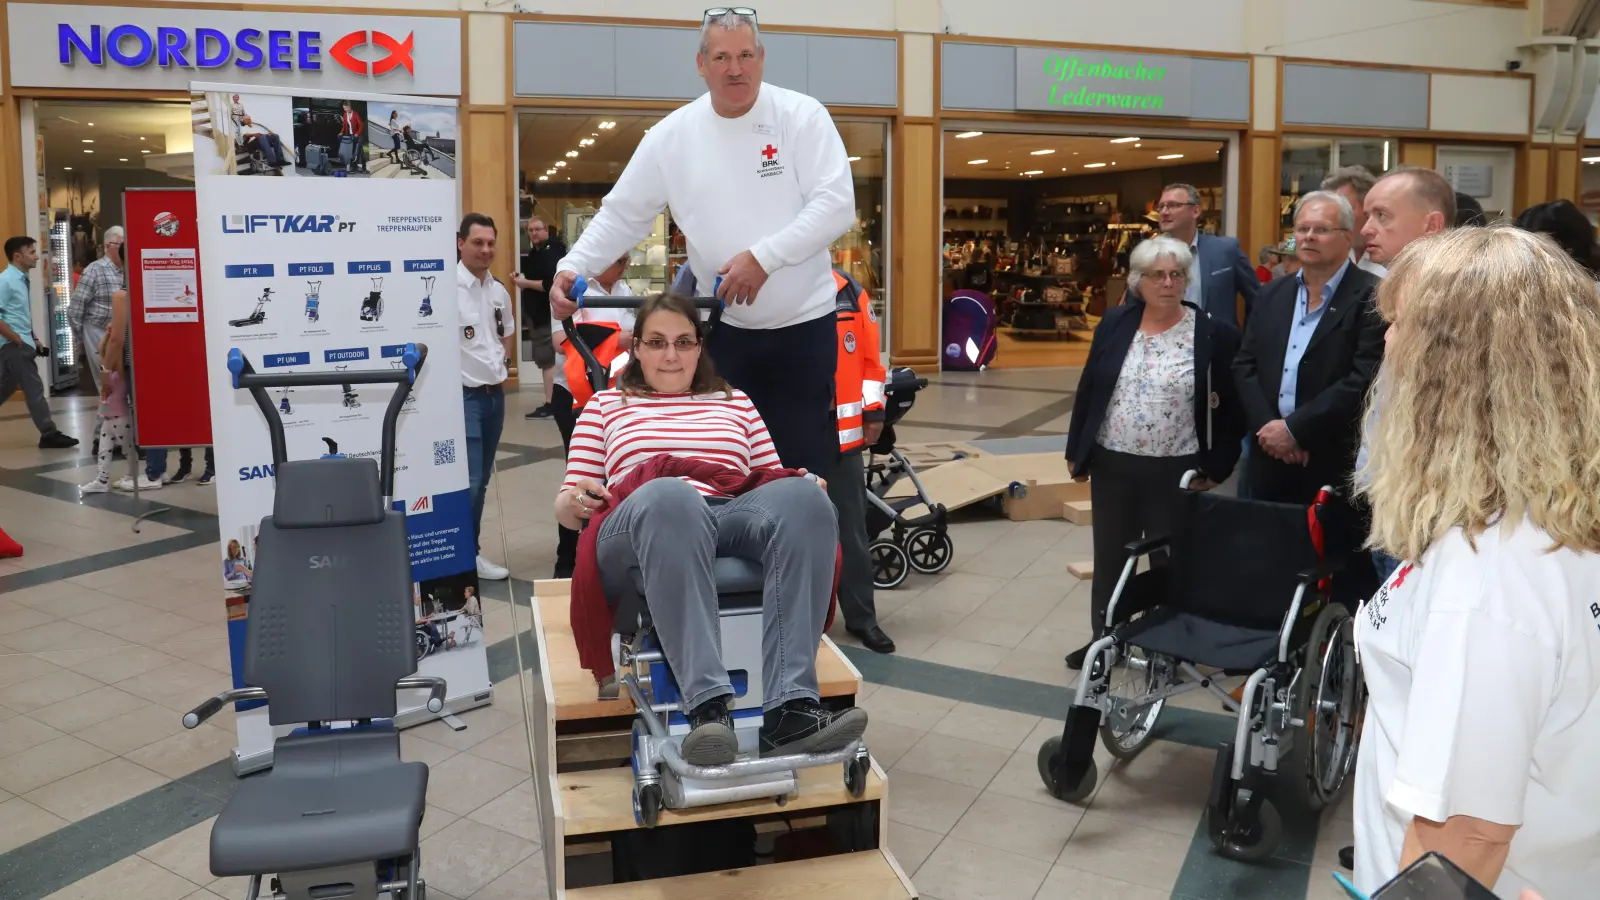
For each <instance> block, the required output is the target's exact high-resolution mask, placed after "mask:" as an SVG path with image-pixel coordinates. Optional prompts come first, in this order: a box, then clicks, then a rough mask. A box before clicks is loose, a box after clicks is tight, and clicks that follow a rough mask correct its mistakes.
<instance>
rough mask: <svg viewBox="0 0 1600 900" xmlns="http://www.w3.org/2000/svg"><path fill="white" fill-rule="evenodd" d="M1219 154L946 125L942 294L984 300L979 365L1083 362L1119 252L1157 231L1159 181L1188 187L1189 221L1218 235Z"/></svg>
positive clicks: (1121, 273) (1114, 297)
mask: <svg viewBox="0 0 1600 900" xmlns="http://www.w3.org/2000/svg"><path fill="white" fill-rule="evenodd" d="M1226 153H1227V143H1226V142H1225V141H1221V140H1190V139H1180V138H1165V137H1139V136H1134V135H1121V134H1107V135H1060V134H1020V133H1012V134H1007V133H994V132H983V131H971V130H967V131H949V132H946V133H945V136H944V226H943V231H944V242H943V258H944V297H945V299H946V301H947V302H948V301H949V300H950V299H951V297H952V296H953V295H954V294H955V293H956V292H957V291H974V292H977V293H980V294H984V295H986V296H987V297H988V298H989V299H990V300H991V301H992V302H993V304H994V306H995V311H996V314H997V315H998V329H997V338H996V342H995V346H996V351H995V355H994V359H993V360H992V362H991V363H990V365H992V366H995V367H1013V368H1014V367H1034V366H1081V365H1083V362H1084V360H1085V359H1086V358H1087V356H1088V352H1089V339H1090V337H1091V335H1092V334H1093V331H1094V326H1095V324H1096V323H1097V322H1098V321H1099V320H1100V316H1101V315H1102V314H1103V313H1104V312H1105V309H1106V307H1107V305H1110V306H1115V305H1117V304H1118V303H1120V302H1121V299H1122V295H1123V292H1124V291H1125V289H1126V286H1127V268H1128V254H1129V251H1131V250H1132V249H1133V247H1134V246H1136V245H1137V244H1138V243H1139V242H1140V241H1142V240H1143V239H1145V238H1146V237H1150V236H1153V235H1155V234H1157V233H1158V229H1157V220H1158V216H1157V214H1156V212H1155V205H1156V201H1157V200H1158V198H1159V197H1160V195H1161V189H1162V188H1163V187H1164V186H1165V185H1168V184H1174V183H1182V184H1188V185H1192V186H1194V187H1195V188H1196V190H1197V192H1198V194H1199V197H1200V202H1201V206H1202V208H1203V209H1204V218H1203V219H1202V220H1201V226H1200V227H1201V228H1202V229H1203V230H1204V231H1207V232H1209V233H1213V234H1218V233H1222V232H1223V231H1224V213H1225V211H1226V206H1225V205H1224V204H1225V202H1226V201H1227V199H1228V198H1227V197H1225V196H1224V194H1225V185H1226V184H1227V165H1226V158H1225V157H1226Z"/></svg>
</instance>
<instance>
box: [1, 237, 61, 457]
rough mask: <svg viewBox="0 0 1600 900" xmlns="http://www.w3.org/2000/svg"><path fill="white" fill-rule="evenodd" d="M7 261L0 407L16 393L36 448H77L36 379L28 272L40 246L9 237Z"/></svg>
mask: <svg viewBox="0 0 1600 900" xmlns="http://www.w3.org/2000/svg"><path fill="white" fill-rule="evenodd" d="M5 251H6V258H7V259H9V260H11V264H10V265H9V266H7V267H6V270H5V271H4V272H0V341H3V343H0V404H3V403H5V402H6V400H7V398H9V397H10V396H11V394H12V393H13V392H14V391H16V390H17V388H19V387H20V388H21V389H22V396H23V398H24V399H25V400H26V401H27V404H28V415H30V416H32V417H33V424H34V426H35V427H37V428H38V429H39V446H40V448H42V449H45V450H64V449H66V448H68V447H76V446H77V445H78V439H77V438H72V437H68V436H66V435H64V434H62V433H61V431H60V429H58V428H56V423H55V420H54V419H52V418H50V404H49V403H48V402H47V401H46V400H45V396H44V382H43V381H41V380H40V379H39V365H38V363H37V362H36V358H37V357H38V356H40V355H41V354H40V351H39V342H38V341H37V340H35V339H34V337H33V300H32V298H31V296H30V295H29V292H28V289H29V283H28V273H29V272H31V271H33V267H34V266H36V265H38V264H39V243H38V242H37V241H35V240H34V239H33V238H31V237H27V236H21V237H14V238H9V239H7V240H6V244H5Z"/></svg>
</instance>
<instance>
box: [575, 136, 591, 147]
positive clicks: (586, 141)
mask: <svg viewBox="0 0 1600 900" xmlns="http://www.w3.org/2000/svg"><path fill="white" fill-rule="evenodd" d="M593 143H594V138H584V139H583V140H581V141H579V142H578V146H579V147H587V146H589V145H590V144H593Z"/></svg>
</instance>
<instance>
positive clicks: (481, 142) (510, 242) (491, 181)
mask: <svg viewBox="0 0 1600 900" xmlns="http://www.w3.org/2000/svg"><path fill="white" fill-rule="evenodd" d="M511 115H512V113H511V110H510V109H509V108H500V109H472V110H470V111H468V112H467V114H466V128H465V129H464V130H465V133H466V138H467V142H466V147H465V148H463V150H462V152H461V156H460V157H459V158H460V159H462V160H464V161H465V163H466V165H465V167H464V174H465V176H466V183H465V184H463V185H462V186H461V198H462V203H463V204H465V206H466V208H465V209H464V210H462V212H463V213H468V212H479V213H483V214H484V215H486V216H488V217H489V218H491V219H494V224H495V226H496V230H497V231H498V232H499V251H498V252H497V253H496V254H495V260H494V265H493V266H491V267H490V271H492V272H493V273H494V277H496V278H498V279H500V281H501V283H503V284H504V285H506V290H507V291H508V292H509V293H510V294H511V297H512V311H513V315H512V317H511V322H512V325H513V326H514V327H515V325H516V323H517V322H518V321H519V319H518V318H517V315H516V313H517V310H516V308H515V304H516V297H517V291H516V290H515V288H514V287H513V286H512V283H511V270H512V269H513V268H514V267H515V266H516V264H517V246H518V245H517V216H516V210H515V209H514V208H513V207H512V198H513V197H514V196H515V193H514V192H513V190H512V184H513V182H512V176H511V166H512V165H513V159H514V157H513V155H512V154H511ZM517 355H518V354H513V358H512V364H511V365H512V369H511V377H512V379H513V380H515V379H516V377H517V369H516V356H517Z"/></svg>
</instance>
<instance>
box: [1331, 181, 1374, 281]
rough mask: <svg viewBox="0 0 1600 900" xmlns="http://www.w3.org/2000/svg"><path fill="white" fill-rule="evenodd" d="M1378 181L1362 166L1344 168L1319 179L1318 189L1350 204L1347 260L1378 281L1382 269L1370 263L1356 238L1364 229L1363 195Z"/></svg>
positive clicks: (1365, 211)
mask: <svg viewBox="0 0 1600 900" xmlns="http://www.w3.org/2000/svg"><path fill="white" fill-rule="evenodd" d="M1377 181H1378V179H1376V178H1374V177H1373V175H1372V173H1371V172H1370V171H1368V170H1367V167H1366V166H1345V167H1343V168H1340V169H1334V170H1333V171H1332V172H1329V173H1328V177H1327V178H1324V179H1322V189H1323V190H1325V191H1328V192H1330V193H1334V194H1338V195H1339V196H1341V197H1343V198H1344V199H1345V202H1346V203H1349V204H1350V212H1351V213H1352V214H1353V215H1354V217H1355V223H1356V224H1355V228H1354V230H1353V231H1351V232H1350V239H1351V246H1350V261H1351V262H1353V263H1355V264H1356V267H1357V268H1359V269H1361V270H1362V271H1363V272H1367V273H1369V274H1371V275H1376V276H1377V277H1379V278H1382V277H1383V276H1384V274H1385V273H1386V272H1387V271H1388V270H1387V269H1385V268H1384V267H1383V266H1381V265H1379V264H1378V263H1375V262H1373V261H1372V258H1371V257H1369V256H1367V255H1366V253H1365V252H1364V251H1363V248H1362V247H1361V243H1360V241H1358V240H1357V239H1356V238H1357V236H1358V235H1360V234H1361V229H1363V228H1365V227H1367V208H1366V203H1367V192H1368V191H1370V190H1372V186H1373V185H1374V184H1376V183H1377Z"/></svg>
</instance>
